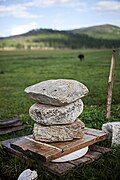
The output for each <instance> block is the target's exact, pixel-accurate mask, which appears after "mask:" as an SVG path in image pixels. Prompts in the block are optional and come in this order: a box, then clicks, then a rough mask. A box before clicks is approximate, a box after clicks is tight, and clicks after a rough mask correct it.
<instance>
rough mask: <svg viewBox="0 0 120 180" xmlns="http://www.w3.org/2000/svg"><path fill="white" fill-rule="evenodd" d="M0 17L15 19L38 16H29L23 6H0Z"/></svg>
mask: <svg viewBox="0 0 120 180" xmlns="http://www.w3.org/2000/svg"><path fill="white" fill-rule="evenodd" d="M0 16H13V17H16V18H36V17H38V15H34V14H31V13H29V12H28V11H27V7H25V6H24V5H23V4H15V5H10V6H5V5H1V6H0Z"/></svg>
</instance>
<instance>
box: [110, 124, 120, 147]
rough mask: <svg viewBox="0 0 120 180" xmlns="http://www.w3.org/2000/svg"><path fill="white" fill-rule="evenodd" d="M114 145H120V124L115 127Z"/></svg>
mask: <svg viewBox="0 0 120 180" xmlns="http://www.w3.org/2000/svg"><path fill="white" fill-rule="evenodd" d="M112 145H120V123H119V125H118V124H117V125H113V134H112Z"/></svg>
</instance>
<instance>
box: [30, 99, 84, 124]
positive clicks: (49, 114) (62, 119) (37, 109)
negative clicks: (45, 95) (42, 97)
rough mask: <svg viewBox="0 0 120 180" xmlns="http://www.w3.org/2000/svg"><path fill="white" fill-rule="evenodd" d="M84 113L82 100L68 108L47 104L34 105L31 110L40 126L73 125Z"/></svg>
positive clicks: (69, 105) (32, 115)
mask: <svg viewBox="0 0 120 180" xmlns="http://www.w3.org/2000/svg"><path fill="white" fill-rule="evenodd" d="M82 111H83V102H82V100H81V99H78V100H77V101H75V102H73V103H71V104H68V105H67V106H60V107H58V106H52V105H45V104H39V103H36V104H33V105H32V106H31V107H30V109H29V115H30V116H31V118H32V119H33V120H34V121H36V122H37V123H39V124H43V125H57V124H70V123H73V122H74V121H75V120H76V119H77V117H78V116H79V115H80V114H81V113H82Z"/></svg>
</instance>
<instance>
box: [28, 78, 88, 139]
mask: <svg viewBox="0 0 120 180" xmlns="http://www.w3.org/2000/svg"><path fill="white" fill-rule="evenodd" d="M25 92H26V93H27V94H29V95H30V97H31V98H32V99H34V100H36V101H37V103H35V104H33V105H32V106H31V107H30V109H29V115H30V117H31V118H32V119H33V120H34V121H35V124H34V129H33V135H34V138H35V140H38V141H44V142H58V141H69V140H73V139H76V138H83V128H84V127H85V125H84V123H83V122H82V121H80V120H79V119H78V116H79V115H80V114H81V113H82V111H83V102H82V100H81V98H82V97H83V96H85V95H86V94H87V93H88V89H87V87H86V86H85V85H83V84H82V83H80V82H78V81H75V80H67V79H58V80H47V81H43V82H40V83H38V84H35V85H33V86H29V87H27V88H26V89H25Z"/></svg>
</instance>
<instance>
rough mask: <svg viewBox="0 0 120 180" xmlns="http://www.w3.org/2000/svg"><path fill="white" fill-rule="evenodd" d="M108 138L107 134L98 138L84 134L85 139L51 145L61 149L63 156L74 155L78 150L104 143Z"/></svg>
mask: <svg viewBox="0 0 120 180" xmlns="http://www.w3.org/2000/svg"><path fill="white" fill-rule="evenodd" d="M106 137H107V134H106V133H102V134H101V135H100V134H99V135H98V136H95V135H88V134H84V137H83V139H82V140H81V139H77V140H73V141H68V142H62V143H61V142H60V143H51V144H52V145H53V146H56V147H58V148H61V149H62V152H63V153H62V155H61V156H63V155H66V154H69V153H72V152H74V151H76V150H79V149H82V148H84V147H86V146H90V145H92V144H94V143H96V142H99V141H103V140H105V139H106ZM61 156H60V157H61Z"/></svg>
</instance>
